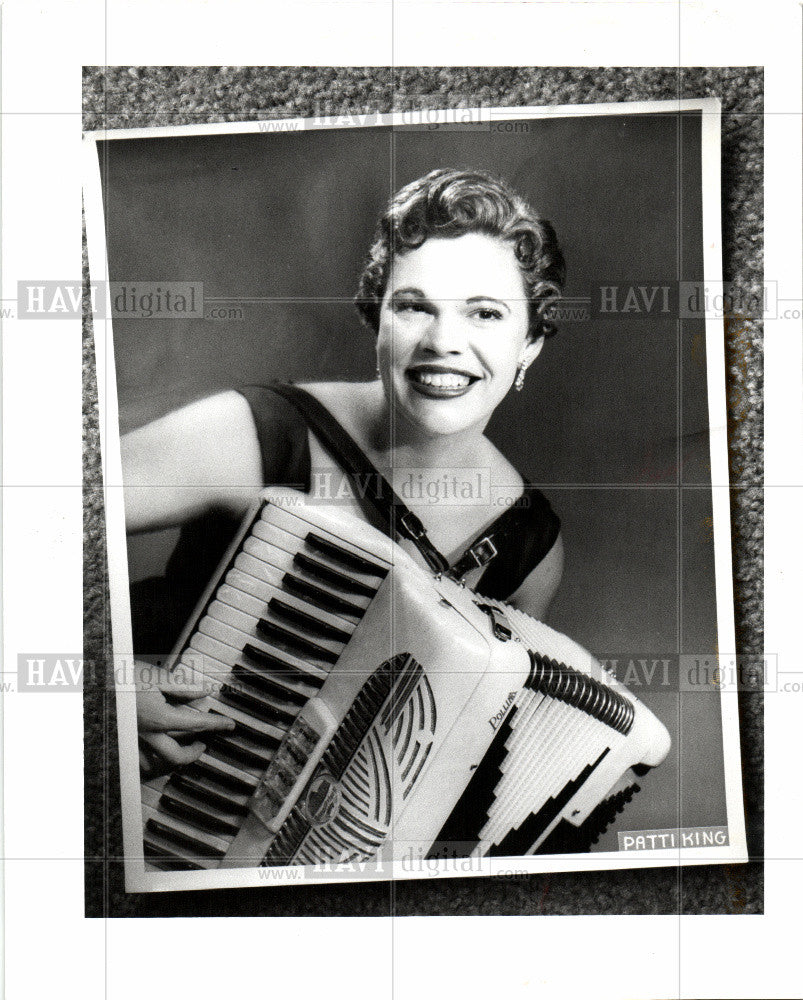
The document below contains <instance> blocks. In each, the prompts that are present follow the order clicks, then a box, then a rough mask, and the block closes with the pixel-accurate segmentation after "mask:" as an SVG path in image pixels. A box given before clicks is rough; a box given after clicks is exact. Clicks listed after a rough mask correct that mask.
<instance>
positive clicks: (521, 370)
mask: <svg viewBox="0 0 803 1000" xmlns="http://www.w3.org/2000/svg"><path fill="white" fill-rule="evenodd" d="M526 374H527V365H525V364H524V362H523V361H522V362H521V364H520V365H519V367H518V368H517V369H516V381H515V382H514V383H513V386H514V387H515V389H516V392H521V390H522V389H523V388H524V376H525V375H526Z"/></svg>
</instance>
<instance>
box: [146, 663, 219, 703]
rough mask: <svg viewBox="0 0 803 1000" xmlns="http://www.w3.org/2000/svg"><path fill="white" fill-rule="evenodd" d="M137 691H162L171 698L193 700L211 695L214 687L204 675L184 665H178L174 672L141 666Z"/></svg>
mask: <svg viewBox="0 0 803 1000" xmlns="http://www.w3.org/2000/svg"><path fill="white" fill-rule="evenodd" d="M137 689H138V690H139V691H161V692H162V693H163V694H166V695H169V696H170V697H171V698H180V699H184V700H192V699H193V698H203V697H204V695H207V694H210V693H211V692H212V690H213V686H212V684H211V683H210V681H208V680H207V679H206V678H205V677H204V675H203V674H202V673H199V672H198V671H197V670H192V669H191V668H190V667H187V666H186V664H184V663H179V664H177V665H176V666H175V667H174V668H173V669H172V670H165V669H164V667H153V666H150V665H148V664H141V665H140V666H139V669H138V671H137Z"/></svg>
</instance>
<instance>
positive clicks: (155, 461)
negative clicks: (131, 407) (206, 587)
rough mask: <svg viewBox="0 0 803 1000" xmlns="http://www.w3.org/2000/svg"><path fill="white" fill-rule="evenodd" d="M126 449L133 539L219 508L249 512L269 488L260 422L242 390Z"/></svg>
mask: <svg viewBox="0 0 803 1000" xmlns="http://www.w3.org/2000/svg"><path fill="white" fill-rule="evenodd" d="M121 450H122V464H123V483H124V486H125V510H126V527H127V529H128V531H129V532H137V531H149V530H153V529H156V528H167V527H172V526H174V525H180V524H183V523H184V522H186V521H189V520H190V519H192V518H193V517H196V516H197V515H199V514H202V513H203V512H204V511H206V510H210V509H211V508H214V507H222V508H224V509H227V510H230V511H232V512H233V513H235V514H236V513H241V512H244V511H245V510H246V508H247V507H248V504H249V503H250V502H251V500H252V499H253V498H254V496H255V494H256V493H257V492H258V491H259V489H260V488H261V487H262V464H261V457H260V450H259V442H258V440H257V433H256V428H255V426H254V418H253V416H252V414H251V409H250V407H249V405H248V403H247V402H246V400H245V399H244V398H243V397H242V396H241V395H240V394H239V393H237V392H234V391H230V392H222V393H219V394H218V395H216V396H209V397H208V398H206V399H201V400H199V401H198V402H196V403H190V404H189V405H188V406H184V407H182V408H181V409H180V410H175V411H174V412H173V413H168V414H167V415H166V416H164V417H161V418H159V419H158V420H154V421H153V422H152V423H150V424H146V425H145V426H144V427H140V428H138V429H137V430H135V431H131V432H130V433H129V434H126V435H124V436H123V438H122V439H121Z"/></svg>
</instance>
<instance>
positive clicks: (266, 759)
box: [207, 734, 273, 771]
mask: <svg viewBox="0 0 803 1000" xmlns="http://www.w3.org/2000/svg"><path fill="white" fill-rule="evenodd" d="M207 752H208V753H210V754H212V755H213V756H218V755H219V756H221V757H223V758H224V759H226V758H229V759H231V760H233V761H235V762H240V763H242V764H244V765H245V766H246V767H249V768H255V769H256V770H258V771H264V770H266V769H267V767H268V765H269V764H270V762H271V760H272V758H273V754H272V753H265V752H263V751H261V750H260V749H259V748H258V747H255V746H252V745H249V744H247V743H243V742H240V741H239V740H236V739H234V738H233V737H231V736H228V735H226V736H223V735H219V734H216V735H215V737H214V739H211V740H209V742H208V746H207Z"/></svg>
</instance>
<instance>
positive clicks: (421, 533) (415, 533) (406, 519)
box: [399, 510, 427, 542]
mask: <svg viewBox="0 0 803 1000" xmlns="http://www.w3.org/2000/svg"><path fill="white" fill-rule="evenodd" d="M399 524H400V525H401V526H402V527H403V528H404V534H405V536H406V537H407V538H409V539H410V541H411V542H417V541H418V540H419V539H420V538H425V537H426V534H427V532H426V529H425V528H424V525H423V524H422V523H421V521H420V520H419V518H418V517H417V516H416V515H415V514H414V513H413V512H412V511H411V510H408V511H407V513H406V514H403V515H402V516H401V517H400V518H399Z"/></svg>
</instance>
